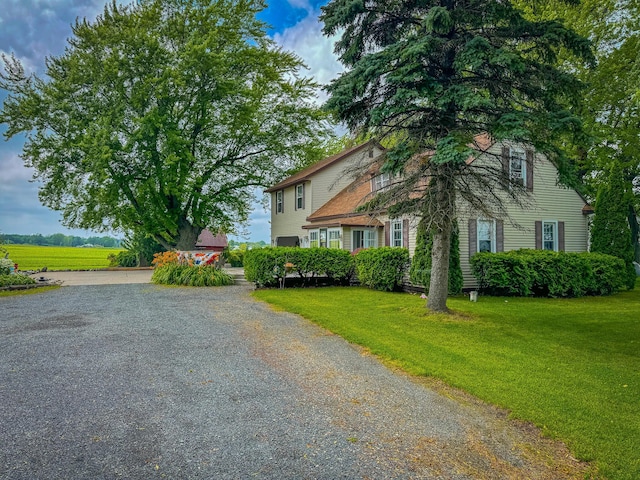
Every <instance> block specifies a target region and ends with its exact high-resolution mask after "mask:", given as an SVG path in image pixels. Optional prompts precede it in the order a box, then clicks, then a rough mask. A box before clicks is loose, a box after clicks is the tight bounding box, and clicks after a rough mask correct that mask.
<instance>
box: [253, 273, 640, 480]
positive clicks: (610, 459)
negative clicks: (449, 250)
mask: <svg viewBox="0 0 640 480" xmlns="http://www.w3.org/2000/svg"><path fill="white" fill-rule="evenodd" d="M254 296H255V297H256V298H258V299H261V300H264V301H267V302H269V303H271V304H273V305H275V306H277V307H280V308H282V309H285V310H287V311H290V312H294V313H298V314H300V315H302V316H304V317H306V318H308V319H310V320H312V321H314V322H316V323H318V324H319V325H321V326H323V327H325V328H327V329H329V330H331V331H332V332H335V333H337V334H339V335H341V336H342V337H344V338H345V339H347V340H348V341H350V342H353V343H356V344H359V345H362V346H364V347H367V348H369V349H370V350H371V351H372V352H373V353H375V354H377V355H379V356H380V357H382V358H383V359H385V360H387V361H390V362H392V363H393V364H394V365H397V366H400V367H401V368H403V369H404V370H406V371H408V372H409V373H412V374H416V375H424V376H433V377H437V378H440V379H442V380H444V381H445V382H447V383H448V384H450V385H452V386H454V387H458V388H461V389H463V390H465V391H467V392H469V393H472V394H473V395H475V396H477V397H479V398H481V399H483V400H485V401H487V402H490V403H493V404H495V405H499V406H501V407H504V408H506V409H508V410H510V411H511V412H512V415H513V417H515V418H519V419H524V420H529V421H531V422H533V423H535V424H536V425H537V426H538V427H540V428H541V430H542V431H543V432H544V433H545V434H546V435H548V436H550V437H553V438H558V439H561V440H563V441H564V442H565V443H566V444H567V445H568V446H569V447H570V448H571V450H572V452H573V453H574V455H575V456H576V457H578V458H580V459H582V460H588V461H593V462H595V465H596V466H597V469H598V472H599V475H600V476H602V477H604V478H609V479H612V480H613V479H616V480H618V479H625V480H627V479H628V480H632V479H638V478H640V282H638V286H637V287H636V290H634V291H631V292H623V293H620V294H617V295H614V296H611V297H588V298H579V299H537V298H491V297H480V299H479V301H478V303H472V302H469V301H468V300H467V297H457V298H451V299H450V300H449V306H450V308H452V309H453V310H455V311H456V312H457V313H458V315H457V316H453V317H449V316H444V315H432V314H431V315H430V314H427V313H426V310H425V308H424V303H425V301H424V300H421V299H420V298H419V297H418V296H416V295H409V294H397V293H396V294H394V293H381V292H375V291H371V290H367V289H364V288H317V289H310V288H309V289H286V290H259V291H256V292H255V293H254Z"/></svg>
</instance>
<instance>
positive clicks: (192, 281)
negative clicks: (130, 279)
mask: <svg viewBox="0 0 640 480" xmlns="http://www.w3.org/2000/svg"><path fill="white" fill-rule="evenodd" d="M151 281H152V282H153V283H158V284H161V285H183V286H190V287H221V286H224V285H233V284H234V280H233V277H232V276H231V275H229V274H228V273H226V272H224V271H222V270H221V269H219V268H217V267H214V266H212V265H205V266H190V265H179V264H177V263H167V264H165V265H163V266H160V267H156V268H155V269H154V271H153V275H152V276H151Z"/></svg>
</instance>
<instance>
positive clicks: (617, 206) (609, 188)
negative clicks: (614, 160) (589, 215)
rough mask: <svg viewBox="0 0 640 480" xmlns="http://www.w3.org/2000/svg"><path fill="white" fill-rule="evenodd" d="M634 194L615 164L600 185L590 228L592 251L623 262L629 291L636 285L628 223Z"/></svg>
mask: <svg viewBox="0 0 640 480" xmlns="http://www.w3.org/2000/svg"><path fill="white" fill-rule="evenodd" d="M630 196H631V192H630V191H629V188H628V182H626V181H625V179H624V175H623V174H622V171H621V167H620V165H618V164H614V165H613V166H612V167H611V169H610V171H609V175H608V180H607V181H606V182H604V183H602V184H601V186H600V189H599V190H598V196H597V198H596V205H595V217H594V219H593V224H592V225H591V251H592V252H598V253H606V254H609V255H613V256H616V257H618V258H621V259H622V260H624V263H625V271H624V273H623V275H624V278H625V284H626V285H627V288H629V289H630V290H631V289H633V288H634V286H635V282H636V272H635V268H634V266H633V260H634V242H633V239H632V237H631V228H630V227H629V220H628V205H629V201H630V200H629V197H630Z"/></svg>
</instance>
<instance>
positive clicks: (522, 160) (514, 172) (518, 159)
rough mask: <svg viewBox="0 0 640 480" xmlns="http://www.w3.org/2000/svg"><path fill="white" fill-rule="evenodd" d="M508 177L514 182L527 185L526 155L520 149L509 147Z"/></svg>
mask: <svg viewBox="0 0 640 480" xmlns="http://www.w3.org/2000/svg"><path fill="white" fill-rule="evenodd" d="M509 179H510V180H511V181H512V182H513V183H515V184H518V185H523V186H524V185H527V157H526V154H525V151H524V150H522V149H518V148H511V149H510V152H509Z"/></svg>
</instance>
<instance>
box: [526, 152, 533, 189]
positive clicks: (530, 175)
mask: <svg viewBox="0 0 640 480" xmlns="http://www.w3.org/2000/svg"><path fill="white" fill-rule="evenodd" d="M527 192H533V150H527Z"/></svg>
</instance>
